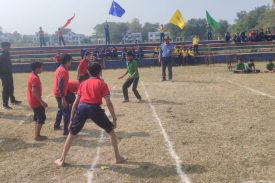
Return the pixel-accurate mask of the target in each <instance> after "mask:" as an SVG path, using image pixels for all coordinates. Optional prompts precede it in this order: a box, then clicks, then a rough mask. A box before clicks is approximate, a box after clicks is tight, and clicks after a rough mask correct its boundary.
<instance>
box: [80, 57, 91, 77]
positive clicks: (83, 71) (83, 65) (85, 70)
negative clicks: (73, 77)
mask: <svg viewBox="0 0 275 183" xmlns="http://www.w3.org/2000/svg"><path fill="white" fill-rule="evenodd" d="M88 66H89V61H87V60H85V59H83V60H81V61H80V63H79V65H78V71H79V75H85V74H88Z"/></svg>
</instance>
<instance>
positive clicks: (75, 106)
mask: <svg viewBox="0 0 275 183" xmlns="http://www.w3.org/2000/svg"><path fill="white" fill-rule="evenodd" d="M79 101H80V96H78V95H77V96H76V99H75V101H74V103H73V106H72V111H71V117H70V124H69V128H70V127H71V125H72V121H73V119H74V117H75V113H76V109H77V107H78V104H79Z"/></svg>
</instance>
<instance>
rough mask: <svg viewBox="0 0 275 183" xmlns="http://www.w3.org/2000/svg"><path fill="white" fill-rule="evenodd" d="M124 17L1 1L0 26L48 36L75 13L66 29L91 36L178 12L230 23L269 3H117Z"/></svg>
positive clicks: (83, 0)
mask: <svg viewBox="0 0 275 183" xmlns="http://www.w3.org/2000/svg"><path fill="white" fill-rule="evenodd" d="M116 2H117V3H118V4H120V5H121V6H122V7H123V8H124V9H125V10H126V13H125V14H124V15H123V17H122V18H118V17H113V16H109V15H108V12H109V9H110V6H111V3H112V0H0V26H1V27H2V28H3V31H4V32H14V31H18V32H19V33H21V34H29V35H31V34H34V33H35V32H38V28H39V27H40V26H42V27H43V30H44V31H45V32H47V33H49V34H52V33H54V32H55V31H56V30H57V28H58V27H60V26H62V25H64V24H65V22H66V21H67V19H68V18H70V17H72V16H73V14H74V13H75V15H76V16H75V19H74V20H73V21H72V23H71V24H70V25H69V27H68V28H71V29H72V30H73V31H74V32H76V33H81V34H85V35H92V33H93V32H94V31H93V28H94V27H95V25H96V24H99V23H102V22H105V21H106V20H108V21H112V22H127V21H128V22H130V21H131V20H132V19H133V18H138V19H139V20H140V22H141V23H145V22H151V23H157V22H158V23H163V24H166V23H168V22H169V20H170V18H171V16H172V14H173V13H174V12H175V11H176V9H179V10H180V11H181V13H182V15H183V18H184V20H185V21H188V20H189V19H191V18H205V10H208V11H209V13H210V14H211V16H213V17H214V18H215V19H216V20H221V19H223V20H228V21H229V22H230V23H233V22H234V20H235V19H236V13H237V12H239V11H241V10H245V11H250V10H253V9H255V8H256V7H259V6H262V5H271V4H272V0H116Z"/></svg>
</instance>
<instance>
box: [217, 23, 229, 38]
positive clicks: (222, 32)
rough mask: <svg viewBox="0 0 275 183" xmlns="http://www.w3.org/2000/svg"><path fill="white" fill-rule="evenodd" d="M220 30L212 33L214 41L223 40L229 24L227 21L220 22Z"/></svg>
mask: <svg viewBox="0 0 275 183" xmlns="http://www.w3.org/2000/svg"><path fill="white" fill-rule="evenodd" d="M219 23H220V28H218V29H216V30H214V31H213V34H214V35H213V36H214V38H215V39H218V38H223V37H224V35H225V33H226V32H227V31H228V28H229V26H230V25H229V23H228V21H227V20H220V22H219Z"/></svg>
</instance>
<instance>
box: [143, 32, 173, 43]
mask: <svg viewBox="0 0 275 183" xmlns="http://www.w3.org/2000/svg"><path fill="white" fill-rule="evenodd" d="M167 36H170V33H169V32H164V37H165V38H166V37H167ZM148 42H151V43H152V42H160V32H148Z"/></svg>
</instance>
